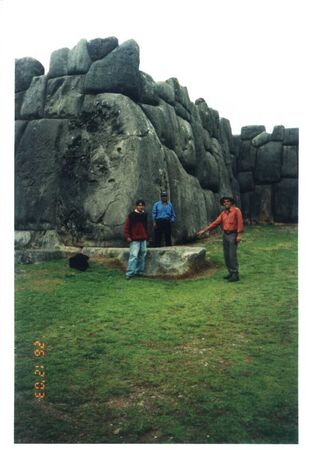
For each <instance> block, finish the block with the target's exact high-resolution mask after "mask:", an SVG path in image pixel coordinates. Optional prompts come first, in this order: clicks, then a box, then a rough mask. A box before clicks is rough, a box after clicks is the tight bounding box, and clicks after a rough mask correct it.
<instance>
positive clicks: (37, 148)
mask: <svg viewBox="0 0 310 450" xmlns="http://www.w3.org/2000/svg"><path fill="white" fill-rule="evenodd" d="M63 126H64V123H63V121H62V120H58V119H55V120H52V121H51V120H47V119H41V120H33V121H30V122H29V123H28V125H27V127H26V128H25V129H24V132H23V134H22V136H21V137H20V139H19V142H18V143H17V147H16V157H15V163H16V168H17V170H16V177H15V210H16V216H15V227H16V229H20V230H44V229H50V228H55V226H56V208H57V195H58V189H59V184H60V179H59V168H58V162H57V161H58V158H59V154H60V153H61V148H62V145H61V141H60V139H59V138H60V135H61V131H62V128H63Z"/></svg>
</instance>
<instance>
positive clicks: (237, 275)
mask: <svg viewBox="0 0 310 450" xmlns="http://www.w3.org/2000/svg"><path fill="white" fill-rule="evenodd" d="M228 281H239V274H238V273H232V274H231V277H230V278H228Z"/></svg>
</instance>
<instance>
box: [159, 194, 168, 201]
mask: <svg viewBox="0 0 310 450" xmlns="http://www.w3.org/2000/svg"><path fill="white" fill-rule="evenodd" d="M160 199H161V201H162V202H164V203H167V201H168V194H167V192H166V191H163V192H162V193H161V194H160Z"/></svg>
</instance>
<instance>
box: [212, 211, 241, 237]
mask: <svg viewBox="0 0 310 450" xmlns="http://www.w3.org/2000/svg"><path fill="white" fill-rule="evenodd" d="M218 225H221V228H222V230H224V231H236V232H237V233H242V231H243V220H242V214H241V211H240V209H239V208H237V207H236V206H232V207H231V208H230V209H229V211H227V210H226V209H225V210H224V211H223V212H221V214H220V215H219V216H218V217H217V218H216V219H215V220H214V222H212V223H211V224H210V225H209V231H211V230H213V229H214V228H216V227H217V226H218Z"/></svg>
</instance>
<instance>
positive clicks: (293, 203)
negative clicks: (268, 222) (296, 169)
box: [273, 178, 298, 222]
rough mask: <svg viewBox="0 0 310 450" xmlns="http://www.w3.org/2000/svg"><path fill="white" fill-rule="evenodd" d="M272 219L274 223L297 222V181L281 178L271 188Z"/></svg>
mask: <svg viewBox="0 0 310 450" xmlns="http://www.w3.org/2000/svg"><path fill="white" fill-rule="evenodd" d="M273 189H274V218H275V221H276V222H297V220H298V180H297V179H296V178H283V179H282V180H281V181H280V182H279V183H277V184H275V185H274V186H273Z"/></svg>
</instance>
